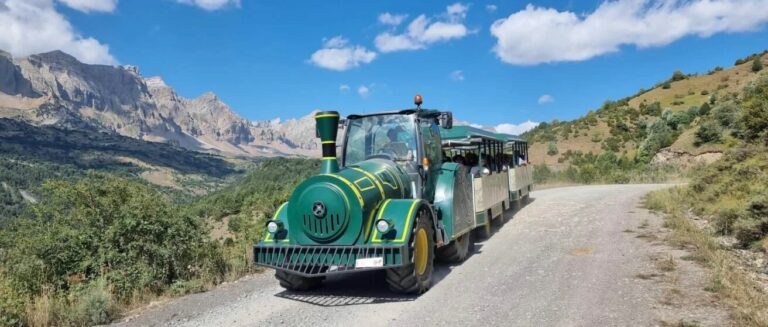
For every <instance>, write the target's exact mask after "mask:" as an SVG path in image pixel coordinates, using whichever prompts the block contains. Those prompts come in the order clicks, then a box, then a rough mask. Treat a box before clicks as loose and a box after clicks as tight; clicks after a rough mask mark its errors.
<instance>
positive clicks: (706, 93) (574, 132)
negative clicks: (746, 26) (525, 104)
mask: <svg viewBox="0 0 768 327" xmlns="http://www.w3.org/2000/svg"><path fill="white" fill-rule="evenodd" d="M754 60H760V61H761V62H762V63H763V64H765V63H768V60H767V59H766V56H765V52H763V53H762V54H755V55H751V56H749V57H747V58H743V59H739V60H737V64H736V65H735V66H734V67H731V68H728V69H723V68H720V67H717V68H715V69H713V70H711V71H710V72H708V73H707V74H702V75H684V74H682V73H680V72H675V74H673V76H672V78H670V79H669V80H668V81H664V82H661V83H659V84H657V85H656V86H654V87H653V88H651V89H649V90H644V89H641V90H640V91H639V92H638V93H637V94H635V95H633V96H630V97H627V98H624V99H621V100H618V101H607V102H606V103H605V104H604V105H603V106H602V107H600V108H599V109H597V110H595V111H590V112H588V113H587V114H586V115H584V116H583V117H581V118H578V119H575V120H572V121H565V122H561V121H557V120H555V121H552V122H549V123H542V124H540V125H539V126H538V127H536V128H534V129H533V130H531V131H529V132H527V133H525V134H524V136H525V137H526V138H527V139H528V140H529V141H530V142H531V149H530V160H531V162H533V163H534V164H542V163H543V164H546V165H548V166H550V167H554V168H555V169H565V168H567V167H568V166H569V165H570V162H571V161H572V159H573V158H574V154H579V153H581V154H587V153H592V154H595V155H599V154H602V153H606V152H612V153H615V154H616V155H617V156H623V157H625V158H627V159H628V160H632V161H639V162H650V161H654V162H664V161H669V160H673V161H675V162H678V163H683V164H687V163H686V162H683V161H681V160H677V159H680V158H688V159H691V160H692V161H696V160H700V161H703V162H710V161H711V160H713V159H716V158H719V155H717V154H718V153H720V152H722V151H723V149H724V148H725V147H726V144H728V142H719V143H708V144H695V143H696V137H695V132H696V131H697V130H698V129H699V125H700V122H701V116H703V115H706V114H707V113H708V111H709V110H711V109H712V108H713V107H715V106H717V105H718V104H719V103H722V102H723V101H725V100H727V99H730V98H733V97H735V96H736V94H737V93H738V92H740V91H741V90H742V89H743V88H744V87H745V86H747V85H749V84H750V83H752V82H754V81H755V79H756V78H758V76H760V75H761V74H762V73H764V71H762V70H761V71H757V72H755V71H753V69H752V68H753V63H754ZM660 120H663V121H664V122H665V123H666V125H667V127H669V128H667V127H663V126H661V125H662V124H660V123H657V122H658V121H660ZM666 129H670V130H669V131H666ZM660 130H661V131H660ZM662 132H663V133H662ZM724 137H725V138H726V139H727V138H728V136H727V135H725V136H724ZM712 154H715V155H712Z"/></svg>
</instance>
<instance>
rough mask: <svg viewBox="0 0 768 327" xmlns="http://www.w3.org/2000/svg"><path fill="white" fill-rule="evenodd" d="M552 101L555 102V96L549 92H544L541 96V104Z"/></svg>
mask: <svg viewBox="0 0 768 327" xmlns="http://www.w3.org/2000/svg"><path fill="white" fill-rule="evenodd" d="M550 102H555V98H554V97H553V96H551V95H549V94H544V95H542V96H540V97H539V104H545V103H550Z"/></svg>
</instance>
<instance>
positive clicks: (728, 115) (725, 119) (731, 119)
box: [712, 103, 739, 128]
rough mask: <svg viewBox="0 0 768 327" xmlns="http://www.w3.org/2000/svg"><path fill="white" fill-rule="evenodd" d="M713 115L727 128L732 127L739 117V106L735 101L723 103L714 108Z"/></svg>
mask: <svg viewBox="0 0 768 327" xmlns="http://www.w3.org/2000/svg"><path fill="white" fill-rule="evenodd" d="M712 116H713V117H714V118H715V120H716V121H717V122H718V123H719V124H720V126H723V127H725V128H732V127H734V124H735V123H736V121H737V119H738V117H739V107H738V106H736V105H735V104H733V103H723V104H722V105H719V106H717V107H715V109H713V110H712Z"/></svg>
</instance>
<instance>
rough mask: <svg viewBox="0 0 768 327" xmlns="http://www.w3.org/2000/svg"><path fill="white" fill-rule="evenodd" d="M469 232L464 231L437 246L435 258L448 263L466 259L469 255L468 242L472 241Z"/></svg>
mask: <svg viewBox="0 0 768 327" xmlns="http://www.w3.org/2000/svg"><path fill="white" fill-rule="evenodd" d="M470 234H471V233H465V234H463V235H461V236H459V237H458V238H457V239H455V240H453V241H451V243H449V244H448V245H446V246H443V247H441V248H437V260H440V261H442V262H448V263H459V262H462V261H464V260H466V259H467V256H469V247H470V243H472V240H471V238H472V237H471V236H470Z"/></svg>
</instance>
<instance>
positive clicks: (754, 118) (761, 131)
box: [732, 77, 768, 143]
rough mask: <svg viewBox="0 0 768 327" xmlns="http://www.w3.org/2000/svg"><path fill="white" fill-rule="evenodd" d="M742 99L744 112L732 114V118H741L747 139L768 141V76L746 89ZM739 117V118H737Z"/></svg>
mask: <svg viewBox="0 0 768 327" xmlns="http://www.w3.org/2000/svg"><path fill="white" fill-rule="evenodd" d="M744 93H745V96H744V100H743V101H742V106H743V111H744V113H743V114H741V115H740V116H737V115H736V114H733V115H732V120H736V119H738V120H739V123H740V125H741V126H742V127H743V137H744V139H746V140H747V141H761V142H763V143H766V142H768V77H761V78H760V79H758V81H757V82H756V83H755V84H754V85H752V86H750V87H748V88H746V89H745V92H744ZM737 117H738V118H737Z"/></svg>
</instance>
